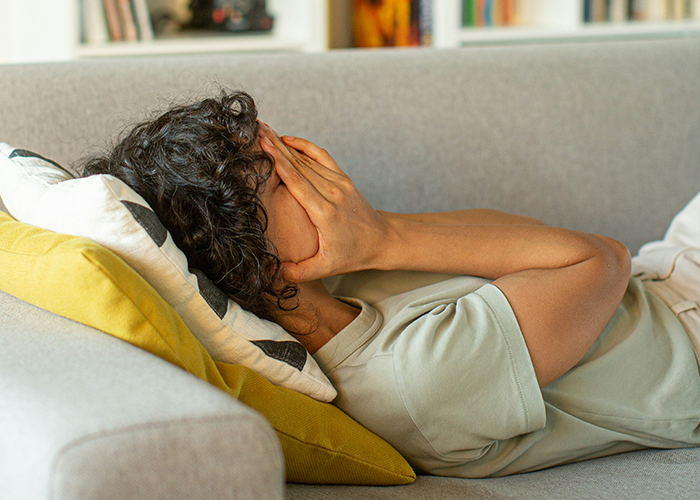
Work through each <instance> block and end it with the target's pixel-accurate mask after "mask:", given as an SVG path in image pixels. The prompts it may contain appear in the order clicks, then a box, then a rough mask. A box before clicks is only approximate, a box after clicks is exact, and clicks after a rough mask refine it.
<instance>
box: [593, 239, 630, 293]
mask: <svg viewBox="0 0 700 500" xmlns="http://www.w3.org/2000/svg"><path fill="white" fill-rule="evenodd" d="M598 238H599V239H600V240H601V242H602V243H603V244H604V247H605V252H604V254H605V257H604V258H605V260H604V262H605V265H606V266H607V269H606V270H607V272H606V275H607V276H608V279H609V280H610V288H611V289H610V292H611V293H613V294H614V295H615V296H617V297H619V299H620V300H622V296H623V295H624V294H625V291H626V290H627V285H628V284H629V280H630V274H631V266H632V257H631V255H630V251H629V249H628V248H627V247H626V246H625V245H624V244H623V243H621V242H620V241H618V240H615V239H613V238H608V237H606V236H598Z"/></svg>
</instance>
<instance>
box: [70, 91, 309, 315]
mask: <svg viewBox="0 0 700 500" xmlns="http://www.w3.org/2000/svg"><path fill="white" fill-rule="evenodd" d="M257 141H258V122H257V109H256V106H255V102H254V101H253V98H252V97H251V96H250V95H248V94H247V93H245V92H226V91H225V90H221V93H220V95H219V96H218V97H216V98H207V99H203V100H200V101H197V102H193V103H188V104H180V105H176V106H173V107H171V108H170V109H169V110H167V111H166V112H164V113H161V114H159V115H157V116H155V117H154V118H151V119H147V120H146V121H143V122H142V123H139V124H137V125H135V126H133V127H132V128H130V129H127V130H126V131H124V132H122V134H121V136H120V138H119V139H118V140H117V143H116V144H115V145H114V146H113V147H112V148H111V150H110V151H108V152H107V153H105V154H103V155H98V156H93V157H91V158H88V159H86V160H83V161H82V162H81V163H80V165H79V166H78V167H77V170H78V172H79V173H80V175H82V176H87V175H94V174H111V175H113V176H115V177H117V178H119V179H121V180H122V181H123V182H125V183H126V184H127V185H128V186H130V187H131V188H132V189H133V190H134V191H136V192H137V193H138V194H140V195H141V196H142V197H143V198H144V199H145V200H146V201H147V202H148V204H149V205H150V206H151V208H152V209H153V210H154V211H155V213H156V215H157V216H158V218H159V219H160V220H161V222H162V223H163V225H164V226H165V227H166V228H167V229H168V231H169V232H170V234H171V235H172V237H173V240H174V241H175V244H176V245H177V246H178V247H179V248H180V249H181V250H182V251H183V252H184V254H185V255H186V256H187V259H188V262H189V265H190V266H191V267H194V268H197V269H199V270H201V271H202V272H203V273H204V274H205V275H206V276H207V277H208V278H209V279H210V280H212V281H213V282H214V283H215V284H216V285H217V286H218V287H219V288H221V289H222V290H223V291H224V292H225V293H226V294H228V295H229V297H231V298H232V299H233V300H234V301H235V302H237V303H238V304H239V305H240V306H241V307H243V308H244V309H246V310H248V311H250V312H252V313H254V314H256V315H257V316H259V317H262V318H266V319H274V318H273V316H272V311H273V309H272V308H271V306H272V304H273V303H274V302H275V301H276V304H277V306H278V307H280V308H282V309H283V310H290V309H293V308H294V307H290V306H285V305H284V304H283V302H284V301H286V300H288V299H291V298H293V297H294V296H295V295H296V294H297V288H296V286H295V285H293V284H290V283H285V282H284V281H283V280H281V279H280V260H279V258H278V257H277V255H276V254H275V253H274V252H275V250H274V248H273V247H272V246H271V244H270V242H269V241H268V239H267V238H266V236H265V230H266V227H267V214H266V212H265V209H264V207H263V206H262V204H261V202H260V198H259V196H258V195H259V193H260V191H261V189H262V188H263V186H264V184H265V181H266V180H267V178H268V177H269V176H270V174H271V173H272V170H273V168H274V165H273V163H272V160H271V158H270V157H269V156H268V155H267V154H266V153H265V152H263V151H262V150H261V149H260V148H259V147H255V146H256V144H257Z"/></svg>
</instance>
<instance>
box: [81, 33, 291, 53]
mask: <svg viewBox="0 0 700 500" xmlns="http://www.w3.org/2000/svg"><path fill="white" fill-rule="evenodd" d="M301 50H304V44H303V43H301V42H299V41H295V40H293V39H285V38H283V37H280V36H275V35H270V34H262V33H261V34H257V35H241V34H230V35H229V34H214V35H211V34H210V35H208V36H202V35H198V36H187V35H182V36H177V37H172V38H157V39H155V40H153V41H150V42H144V41H137V42H108V43H103V44H84V43H83V44H80V45H79V46H78V47H77V49H76V55H77V56H78V57H112V56H134V55H162V54H192V53H212V52H278V51H301Z"/></svg>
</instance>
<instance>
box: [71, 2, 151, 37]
mask: <svg viewBox="0 0 700 500" xmlns="http://www.w3.org/2000/svg"><path fill="white" fill-rule="evenodd" d="M80 14H81V25H82V26H81V29H82V40H83V42H84V43H87V44H101V43H106V42H110V41H112V42H120V41H136V40H153V26H152V24H151V17H150V13H149V11H148V4H147V1H146V0H81V11H80Z"/></svg>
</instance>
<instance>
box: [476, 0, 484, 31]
mask: <svg viewBox="0 0 700 500" xmlns="http://www.w3.org/2000/svg"><path fill="white" fill-rule="evenodd" d="M483 25H484V0H474V26H483Z"/></svg>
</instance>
